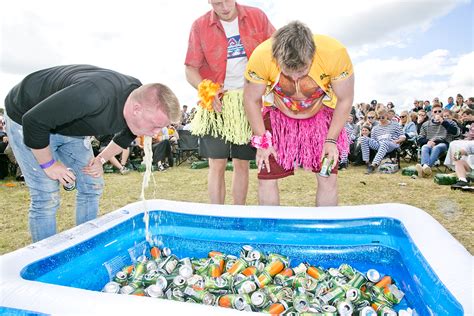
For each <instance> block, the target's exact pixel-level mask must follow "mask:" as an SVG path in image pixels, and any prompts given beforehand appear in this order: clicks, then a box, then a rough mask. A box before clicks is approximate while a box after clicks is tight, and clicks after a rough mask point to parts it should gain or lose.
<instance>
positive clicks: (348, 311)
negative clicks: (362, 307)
mask: <svg viewBox="0 0 474 316" xmlns="http://www.w3.org/2000/svg"><path fill="white" fill-rule="evenodd" d="M336 309H337V312H338V313H339V315H340V316H351V315H352V313H353V312H354V306H353V305H352V303H350V302H348V301H344V300H341V301H339V302H338V303H337V304H336Z"/></svg>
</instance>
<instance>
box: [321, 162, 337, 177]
mask: <svg viewBox="0 0 474 316" xmlns="http://www.w3.org/2000/svg"><path fill="white" fill-rule="evenodd" d="M333 163H334V161H329V159H328V158H327V157H324V159H323V162H322V164H321V171H319V175H320V176H321V177H325V178H327V177H329V176H330V175H331V171H332V165H333Z"/></svg>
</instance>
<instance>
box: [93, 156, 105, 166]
mask: <svg viewBox="0 0 474 316" xmlns="http://www.w3.org/2000/svg"><path fill="white" fill-rule="evenodd" d="M95 158H99V161H100V163H101V164H102V165H103V164H105V163H106V162H107V160H105V159H104V157H102V156H97V157H95Z"/></svg>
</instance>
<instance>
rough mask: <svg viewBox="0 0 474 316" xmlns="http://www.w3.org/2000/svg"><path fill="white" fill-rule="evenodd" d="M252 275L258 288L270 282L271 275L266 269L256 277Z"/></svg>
mask: <svg viewBox="0 0 474 316" xmlns="http://www.w3.org/2000/svg"><path fill="white" fill-rule="evenodd" d="M253 277H254V280H255V283H256V284H257V285H258V287H259V288H263V287H265V286H266V285H268V284H270V283H271V282H272V280H273V279H272V277H271V276H270V274H269V273H268V272H267V271H263V272H262V273H260V274H259V275H258V277H255V276H253Z"/></svg>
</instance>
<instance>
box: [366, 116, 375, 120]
mask: <svg viewBox="0 0 474 316" xmlns="http://www.w3.org/2000/svg"><path fill="white" fill-rule="evenodd" d="M367 118H368V119H369V120H371V119H374V118H375V116H367Z"/></svg>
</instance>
